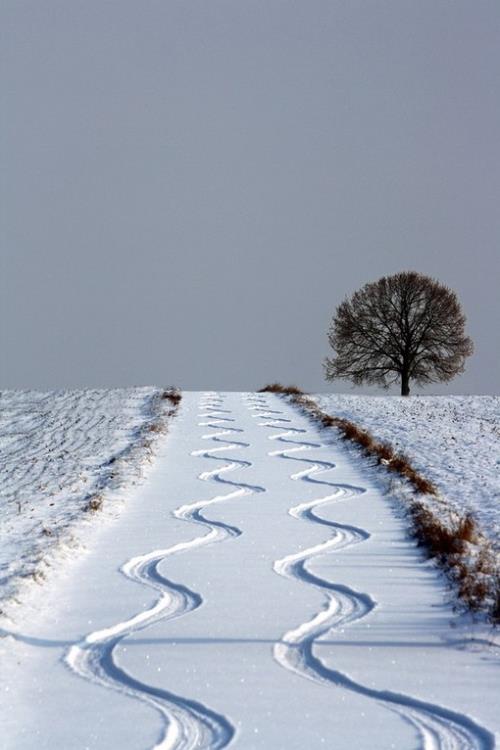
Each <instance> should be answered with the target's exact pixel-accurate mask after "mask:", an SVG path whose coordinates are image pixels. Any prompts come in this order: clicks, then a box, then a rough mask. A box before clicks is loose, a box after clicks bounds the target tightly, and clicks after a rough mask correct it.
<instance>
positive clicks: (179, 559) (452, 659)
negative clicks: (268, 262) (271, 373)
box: [0, 393, 500, 750]
mask: <svg viewBox="0 0 500 750" xmlns="http://www.w3.org/2000/svg"><path fill="white" fill-rule="evenodd" d="M394 503H395V501H394V500H393V499H392V498H391V497H389V496H387V495H386V494H384V491H383V489H382V484H381V483H379V482H378V480H377V476H376V474H375V472H373V471H372V470H370V469H367V467H366V465H365V464H364V462H362V461H359V459H357V458H356V456H355V455H354V453H353V452H352V451H348V450H347V449H346V447H345V445H344V443H342V441H340V440H335V438H333V439H332V438H331V436H329V439H328V441H327V442H324V441H323V437H322V434H321V433H320V432H319V431H318V429H317V428H316V427H315V425H314V424H312V423H311V421H310V420H308V419H307V418H306V417H305V416H303V415H301V414H299V413H298V411H297V410H296V409H294V407H293V406H291V405H289V404H287V403H285V402H284V401H283V400H280V399H279V398H278V397H276V396H274V395H271V394H241V393H231V394H212V393H208V394H197V393H185V394H184V396H183V400H182V404H181V409H180V412H179V415H178V416H177V417H176V418H175V420H173V423H172V425H171V428H170V430H169V434H168V435H167V436H166V437H161V438H160V439H159V443H158V457H157V459H156V461H155V462H154V465H153V467H152V469H151V472H150V474H149V476H148V478H147V480H146V481H145V482H143V483H142V484H141V485H140V486H138V487H136V488H135V489H133V491H131V492H130V493H129V496H128V499H127V503H126V504H125V506H124V507H123V509H122V512H121V513H120V515H119V516H118V517H117V518H115V519H114V520H113V521H110V522H109V524H107V525H105V524H103V525H101V526H100V527H99V528H98V529H97V532H96V533H95V534H94V536H93V537H91V538H89V550H88V554H87V555H85V556H81V557H79V558H78V559H75V560H74V561H72V562H71V563H69V562H68V564H67V565H66V566H65V567H64V568H62V569H61V570H59V572H58V575H57V576H55V577H54V578H52V579H51V582H49V583H48V584H47V585H46V586H41V587H39V588H38V596H37V598H36V599H33V600H32V601H31V603H30V606H28V605H26V606H25V608H20V609H19V610H18V611H17V612H16V619H15V620H14V621H10V622H9V621H8V620H6V618H4V619H3V621H1V622H0V627H2V628H3V630H0V661H1V663H2V679H1V681H0V727H1V732H2V737H1V746H2V750H35V748H36V750H43V748H51V750H52V748H71V749H72V750H84V749H86V748H92V750H139V749H140V748H143V749H144V750H146V749H153V748H154V749H156V750H160V749H161V750H201V749H205V750H216V749H222V748H225V747H235V748H236V747H238V748H242V749H243V748H245V749H246V750H268V749H271V748H272V749H273V750H274V748H277V749H279V750H281V749H282V748H283V749H285V748H286V750H303V748H305V747H307V748H310V749H311V750H316V749H319V748H336V750H352V748H359V749H360V750H365V749H366V750H387V749H388V748H397V749H398V750H415V749H416V748H419V749H420V750H492V748H494V747H496V746H497V743H498V741H499V740H500V717H499V712H498V694H499V690H500V654H499V653H498V649H497V648H496V647H495V646H494V645H493V636H492V634H491V633H489V634H485V633H484V632H482V633H480V632H479V631H478V630H476V628H475V627H474V626H472V625H471V624H470V623H469V624H467V623H466V622H465V621H464V620H463V619H461V618H459V617H458V616H457V615H456V614H455V613H454V612H453V610H452V609H451V607H450V605H449V604H448V592H447V591H446V588H445V584H444V581H443V579H442V578H441V577H440V576H439V574H438V573H437V572H436V569H435V568H434V567H433V566H432V565H431V564H429V563H427V562H426V561H425V560H424V559H423V557H422V556H421V554H420V552H419V550H418V549H416V548H415V545H414V543H413V542H412V541H411V540H410V539H409V538H408V535H407V530H406V523H405V520H404V517H403V516H402V515H401V514H399V513H397V512H395V506H394ZM1 636H3V637H1ZM479 636H480V637H479Z"/></svg>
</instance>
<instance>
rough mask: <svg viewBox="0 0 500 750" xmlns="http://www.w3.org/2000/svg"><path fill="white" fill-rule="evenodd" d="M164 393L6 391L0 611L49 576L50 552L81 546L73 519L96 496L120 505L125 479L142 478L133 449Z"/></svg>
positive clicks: (0, 446)
mask: <svg viewBox="0 0 500 750" xmlns="http://www.w3.org/2000/svg"><path fill="white" fill-rule="evenodd" d="M159 393H160V391H159V390H158V389H155V388H128V389H115V390H73V391H57V392H55V391H52V392H48V393H41V392H37V391H3V392H2V393H1V394H0V608H1V604H2V601H4V603H5V600H6V599H11V598H12V597H13V596H15V595H16V596H18V595H19V594H20V590H21V589H22V588H24V587H25V585H26V583H27V582H29V581H31V580H32V579H33V577H34V578H35V579H40V577H42V576H43V575H44V571H47V565H50V552H51V550H53V549H55V548H56V547H61V543H64V544H66V545H68V544H76V543H77V538H76V537H74V535H73V530H74V526H75V521H76V520H77V519H82V518H85V516H87V517H88V516H89V513H88V512H86V511H85V508H86V507H87V506H88V503H89V500H90V499H91V498H96V496H99V495H100V494H101V493H102V492H103V491H104V490H106V491H107V493H108V494H107V498H106V499H107V501H109V500H110V499H111V498H113V499H114V500H115V501H116V500H117V499H118V493H117V490H118V489H119V488H120V487H121V486H122V485H123V483H124V480H126V481H127V482H130V480H131V479H133V478H136V477H137V475H138V473H140V470H141V468H140V462H139V461H138V460H135V461H134V456H133V455H132V452H133V450H134V449H135V448H136V443H137V438H138V436H139V435H140V432H141V429H142V428H143V427H144V426H145V425H146V424H147V423H148V422H150V421H151V419H152V417H153V412H154V409H155V403H156V400H157V399H158V396H159ZM125 459H126V460H125ZM113 491H114V493H115V494H114V496H113V495H112V492H113ZM107 510H110V508H109V503H107Z"/></svg>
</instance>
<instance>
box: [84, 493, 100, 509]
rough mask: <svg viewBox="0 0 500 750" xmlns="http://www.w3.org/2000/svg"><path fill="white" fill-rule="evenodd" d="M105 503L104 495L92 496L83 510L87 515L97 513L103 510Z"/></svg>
mask: <svg viewBox="0 0 500 750" xmlns="http://www.w3.org/2000/svg"><path fill="white" fill-rule="evenodd" d="M103 503H104V498H103V496H102V495H92V497H90V498H89V500H88V502H87V504H86V505H85V507H84V509H83V510H84V511H85V512H86V513H97V511H99V510H102V506H103Z"/></svg>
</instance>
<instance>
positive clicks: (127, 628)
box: [65, 394, 264, 750]
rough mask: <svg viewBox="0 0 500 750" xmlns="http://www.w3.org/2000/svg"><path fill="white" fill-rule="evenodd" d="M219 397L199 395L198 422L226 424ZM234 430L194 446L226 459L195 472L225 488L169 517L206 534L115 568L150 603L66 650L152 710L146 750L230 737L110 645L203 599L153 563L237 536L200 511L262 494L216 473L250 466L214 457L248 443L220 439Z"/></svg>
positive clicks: (224, 724) (89, 674)
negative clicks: (159, 724)
mask: <svg viewBox="0 0 500 750" xmlns="http://www.w3.org/2000/svg"><path fill="white" fill-rule="evenodd" d="M222 403H223V399H222V398H221V397H219V396H218V395H216V394H206V395H205V397H204V398H203V399H201V400H200V406H201V407H202V408H203V409H204V410H205V413H204V414H200V415H199V416H200V418H201V419H203V418H206V419H208V421H206V422H199V423H198V424H199V425H200V426H207V427H210V428H215V429H218V428H219V425H220V424H221V423H226V422H233V421H234V420H233V419H231V418H230V417H228V416H225V415H226V414H228V413H229V412H228V411H227V410H223V409H222V408H220V406H221V405H222ZM233 432H243V430H241V429H239V428H237V427H234V426H225V428H224V429H222V430H219V431H218V432H216V433H210V434H208V435H203V436H202V438H203V439H207V440H208V439H211V440H213V441H216V442H218V443H224V445H223V446H221V447H215V448H206V449H203V450H196V451H193V452H192V454H191V455H193V456H204V457H206V458H211V459H215V460H217V461H226V460H227V461H228V463H226V464H224V465H223V466H222V467H219V468H217V469H214V470H213V471H205V472H202V473H201V474H200V475H199V478H200V479H203V480H205V481H208V480H211V481H215V482H217V483H221V484H225V485H228V486H229V487H231V488H234V489H231V491H230V492H229V493H226V494H225V495H217V496H215V497H213V498H211V499H209V500H202V501H198V502H194V503H191V504H189V505H183V506H181V507H179V508H177V509H176V510H175V511H174V516H175V517H176V518H179V519H182V520H186V521H194V522H196V523H198V524H201V525H202V526H203V527H204V528H205V529H206V530H207V533H205V534H202V535H201V536H198V537H195V538H194V539H192V540H190V541H188V542H179V543H178V544H174V545H173V546H171V547H168V548H166V549H160V550H153V551H151V552H148V553H146V554H143V555H138V556H137V557H132V558H131V559H130V560H128V561H127V562H126V563H125V564H124V565H123V566H122V568H121V572H122V573H123V575H125V576H126V577H127V578H129V579H130V580H132V581H136V582H137V583H141V584H144V585H146V586H148V587H149V588H151V589H153V590H154V591H155V592H157V593H158V595H159V596H158V598H157V600H156V602H155V603H154V605H153V606H152V607H151V608H150V609H148V610H146V611H141V612H140V613H138V614H136V615H134V616H133V617H131V618H130V619H128V620H125V621H124V622H119V623H117V624H115V625H112V626H111V627H109V628H105V629H103V630H99V631H95V632H93V633H90V634H89V635H87V636H86V637H85V638H84V639H83V640H82V641H80V642H79V643H77V644H74V645H73V646H71V647H70V648H69V650H68V651H67V653H66V655H65V661H66V663H67V665H68V666H69V667H70V668H71V669H72V670H73V671H74V672H76V673H77V674H78V675H79V676H81V677H83V678H85V679H87V680H88V681H90V682H92V683H94V684H98V685H101V686H103V687H107V688H110V689H113V690H115V691H118V692H121V693H123V694H125V695H128V696H130V697H132V698H136V699H138V700H141V701H142V702H144V703H147V704H149V705H150V706H151V707H152V708H154V709H155V710H156V711H157V712H158V713H159V714H160V716H161V718H162V720H163V724H164V727H163V731H162V736H161V737H160V739H159V740H158V741H157V742H156V744H155V745H154V746H153V750H194V749H195V748H196V749H197V750H202V749H205V748H206V749H207V750H219V749H220V748H225V747H227V746H228V745H229V744H230V742H231V740H232V739H233V737H234V735H235V729H234V727H233V726H232V724H231V722H230V721H229V720H228V719H227V718H226V717H225V716H223V715H222V714H219V713H216V712H215V711H213V710H211V709H210V708H208V707H207V706H204V705H203V704H201V703H199V702H197V701H194V700H191V699H189V698H184V697H181V696H178V695H175V694H174V693H172V692H170V691H168V690H164V689H162V688H157V687H153V686H151V685H148V684H146V683H143V682H141V681H139V680H137V679H135V678H134V677H133V676H131V675H130V674H128V673H127V672H126V671H125V670H124V669H122V668H121V667H120V666H119V665H118V664H117V663H116V660H115V656H114V650H115V648H116V646H117V645H118V644H119V643H120V642H121V641H122V640H123V639H124V638H126V637H127V636H129V635H131V634H133V633H136V632H138V631H140V630H143V629H145V628H147V627H149V626H150V625H153V624H155V623H157V622H159V621H160V620H167V619H168V620H170V619H174V618H177V617H182V616H183V615H185V614H187V613H188V612H191V611H193V610H195V609H197V608H198V607H199V606H200V605H201V604H202V603H203V598H202V596H201V595H200V594H198V593H196V592H194V591H191V590H190V589H189V588H188V587H187V586H183V585H182V584H178V583H174V582H173V581H171V580H169V579H168V578H166V577H165V576H164V575H162V574H161V573H160V572H159V570H158V567H159V565H160V564H161V563H163V562H164V561H165V560H166V559H167V558H168V557H169V556H171V555H175V554H178V553H181V552H187V551H190V550H192V549H195V548H197V547H201V546H204V545H207V544H212V543H215V542H221V541H224V540H225V539H228V538H230V537H237V536H239V535H240V534H241V531H240V530H239V529H238V528H236V527H235V526H230V525H228V524H225V523H222V522H220V521H213V520H210V519H208V518H206V516H204V515H203V510H204V508H205V507H207V506H209V505H212V504H214V503H217V502H220V501H222V500H229V499H234V498H236V497H239V496H242V495H246V494H250V493H253V492H261V491H263V490H264V488H262V487H257V486H252V485H248V484H242V483H239V482H231V481H229V480H227V479H224V478H223V477H222V476H221V475H222V474H225V473H226V472H229V471H232V470H234V469H237V468H240V467H247V466H250V465H251V463H250V462H249V461H243V460H232V461H231V460H230V459H225V458H223V457H217V456H213V455H212V453H218V452H220V451H222V450H233V449H241V448H244V447H248V443H244V442H241V441H240V442H236V441H229V440H224V439H223V436H225V435H229V434H231V433H233Z"/></svg>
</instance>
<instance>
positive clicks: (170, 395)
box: [161, 387, 182, 406]
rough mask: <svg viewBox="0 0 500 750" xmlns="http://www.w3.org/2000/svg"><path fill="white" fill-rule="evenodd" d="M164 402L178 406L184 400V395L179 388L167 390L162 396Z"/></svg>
mask: <svg viewBox="0 0 500 750" xmlns="http://www.w3.org/2000/svg"><path fill="white" fill-rule="evenodd" d="M161 398H162V399H163V400H167V401H170V403H171V404H173V405H174V406H178V405H179V404H180V402H181V399H182V394H181V392H180V390H179V389H178V388H175V387H172V388H165V389H164V391H163V393H162V394H161Z"/></svg>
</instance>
